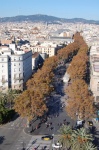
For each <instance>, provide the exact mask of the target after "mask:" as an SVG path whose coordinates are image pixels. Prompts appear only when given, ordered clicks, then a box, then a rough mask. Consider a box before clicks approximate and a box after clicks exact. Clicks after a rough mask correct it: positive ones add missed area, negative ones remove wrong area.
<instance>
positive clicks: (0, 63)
mask: <svg viewBox="0 0 99 150" xmlns="http://www.w3.org/2000/svg"><path fill="white" fill-rule="evenodd" d="M31 75H32V51H29V52H27V53H25V52H23V51H20V50H17V49H15V50H12V49H10V48H9V47H3V46H2V47H0V90H1V91H3V92H5V91H6V90H8V89H9V88H12V89H19V90H24V88H25V84H26V81H27V80H28V79H29V78H30V77H31Z"/></svg>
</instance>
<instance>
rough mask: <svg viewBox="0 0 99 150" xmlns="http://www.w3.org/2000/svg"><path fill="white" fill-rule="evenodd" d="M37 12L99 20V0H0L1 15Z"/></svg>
mask: <svg viewBox="0 0 99 150" xmlns="http://www.w3.org/2000/svg"><path fill="white" fill-rule="evenodd" d="M35 14H44V15H50V16H55V17H60V18H68V19H71V18H84V19H88V20H90V19H92V20H99V0H0V17H12V16H17V15H35Z"/></svg>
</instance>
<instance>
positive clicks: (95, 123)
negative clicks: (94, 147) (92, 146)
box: [92, 118, 99, 131]
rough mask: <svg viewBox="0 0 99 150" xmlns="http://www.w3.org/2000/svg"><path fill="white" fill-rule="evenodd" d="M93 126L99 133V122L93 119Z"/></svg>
mask: <svg viewBox="0 0 99 150" xmlns="http://www.w3.org/2000/svg"><path fill="white" fill-rule="evenodd" d="M92 122H93V125H94V126H95V127H96V129H97V130H98V131H99V121H97V120H96V119H95V118H93V119H92Z"/></svg>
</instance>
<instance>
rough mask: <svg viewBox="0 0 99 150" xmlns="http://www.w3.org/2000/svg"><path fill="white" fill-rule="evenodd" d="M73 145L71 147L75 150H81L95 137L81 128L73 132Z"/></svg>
mask: <svg viewBox="0 0 99 150" xmlns="http://www.w3.org/2000/svg"><path fill="white" fill-rule="evenodd" d="M72 141H73V145H72V146H71V147H72V149H73V150H75V148H76V149H78V150H79V149H81V148H83V147H84V145H85V144H86V143H87V142H92V141H93V137H92V135H91V134H89V133H87V132H86V129H85V128H80V129H78V130H73V133H72Z"/></svg>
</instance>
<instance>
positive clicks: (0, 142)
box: [0, 136, 5, 144]
mask: <svg viewBox="0 0 99 150" xmlns="http://www.w3.org/2000/svg"><path fill="white" fill-rule="evenodd" d="M4 140H5V137H4V136H0V144H2V143H3V141H4Z"/></svg>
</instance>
